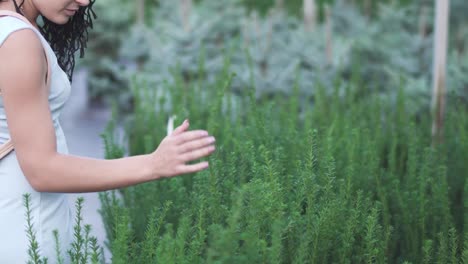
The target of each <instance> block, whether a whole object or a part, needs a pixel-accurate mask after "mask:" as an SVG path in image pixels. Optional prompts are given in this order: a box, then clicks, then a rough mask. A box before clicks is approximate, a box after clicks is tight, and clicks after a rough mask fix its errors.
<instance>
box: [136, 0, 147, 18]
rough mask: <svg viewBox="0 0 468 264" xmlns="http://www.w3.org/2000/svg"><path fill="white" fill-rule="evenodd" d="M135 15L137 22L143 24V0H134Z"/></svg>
mask: <svg viewBox="0 0 468 264" xmlns="http://www.w3.org/2000/svg"><path fill="white" fill-rule="evenodd" d="M136 5H137V6H136V16H137V23H138V24H144V23H145V0H138V1H136Z"/></svg>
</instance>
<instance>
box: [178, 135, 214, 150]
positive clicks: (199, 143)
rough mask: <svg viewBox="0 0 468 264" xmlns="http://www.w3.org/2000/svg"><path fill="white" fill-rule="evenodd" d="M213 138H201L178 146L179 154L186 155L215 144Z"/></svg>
mask: <svg viewBox="0 0 468 264" xmlns="http://www.w3.org/2000/svg"><path fill="white" fill-rule="evenodd" d="M215 141H216V140H215V138H214V137H212V136H210V137H209V136H206V137H201V138H198V139H196V140H191V141H188V142H185V143H183V144H182V145H180V153H182V154H183V153H186V152H190V151H194V150H197V149H200V148H204V147H207V146H210V145H213V144H214V143H215Z"/></svg>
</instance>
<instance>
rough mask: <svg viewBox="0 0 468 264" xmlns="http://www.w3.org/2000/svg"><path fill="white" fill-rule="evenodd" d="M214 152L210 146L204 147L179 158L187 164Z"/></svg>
mask: <svg viewBox="0 0 468 264" xmlns="http://www.w3.org/2000/svg"><path fill="white" fill-rule="evenodd" d="M215 150H216V148H215V146H213V145H210V146H206V147H203V148H199V149H196V150H192V151H190V152H186V153H184V154H182V155H181V157H182V160H183V161H184V162H189V161H192V160H197V159H201V158H204V157H207V156H209V155H210V154H211V153H213V152H214V151H215Z"/></svg>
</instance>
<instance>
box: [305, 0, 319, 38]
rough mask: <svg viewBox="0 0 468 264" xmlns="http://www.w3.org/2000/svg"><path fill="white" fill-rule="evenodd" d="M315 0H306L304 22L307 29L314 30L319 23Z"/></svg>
mask: <svg viewBox="0 0 468 264" xmlns="http://www.w3.org/2000/svg"><path fill="white" fill-rule="evenodd" d="M316 16H317V8H316V5H315V0H304V23H305V28H306V30H307V31H313V30H314V29H315V25H316V23H317V17H316Z"/></svg>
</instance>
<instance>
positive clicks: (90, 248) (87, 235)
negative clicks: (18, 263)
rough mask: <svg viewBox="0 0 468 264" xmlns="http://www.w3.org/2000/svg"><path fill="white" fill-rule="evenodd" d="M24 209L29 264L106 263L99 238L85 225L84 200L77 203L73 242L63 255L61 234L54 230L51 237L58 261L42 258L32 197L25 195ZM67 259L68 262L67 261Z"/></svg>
mask: <svg viewBox="0 0 468 264" xmlns="http://www.w3.org/2000/svg"><path fill="white" fill-rule="evenodd" d="M23 201H24V207H25V210H26V214H25V216H26V233H27V235H28V238H29V249H28V256H29V260H28V264H47V263H58V264H63V263H71V264H89V263H92V264H98V263H104V253H103V248H102V247H101V246H99V244H98V241H97V238H96V237H94V236H92V235H91V225H88V224H86V225H85V224H83V222H82V221H83V215H82V212H81V211H82V209H83V203H84V198H82V197H79V198H78V199H77V200H76V202H75V212H76V216H75V223H74V226H73V230H74V232H73V240H72V241H71V244H70V245H69V247H68V250H67V251H66V256H64V255H63V252H62V249H63V248H62V247H63V246H64V245H60V244H59V241H60V240H59V236H60V234H59V232H58V231H57V230H54V231H53V233H52V234H50V235H51V236H52V235H53V236H54V241H55V252H56V259H47V258H45V257H42V256H40V253H39V252H40V251H39V248H40V244H39V243H38V241H37V238H36V230H35V227H34V225H33V221H32V214H31V195H30V194H28V193H27V194H24V195H23ZM65 259H67V261H65Z"/></svg>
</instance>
